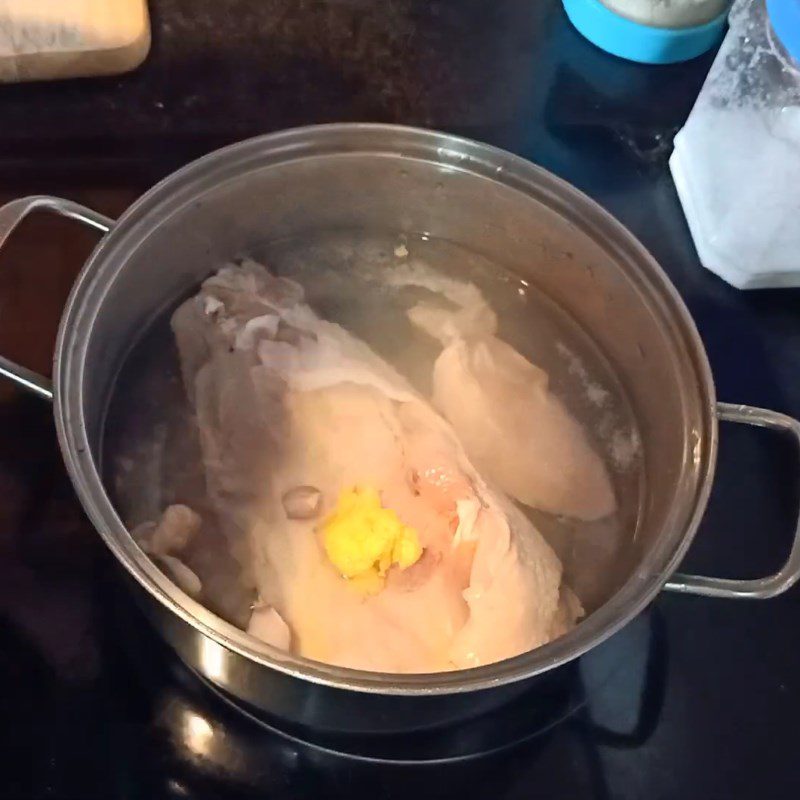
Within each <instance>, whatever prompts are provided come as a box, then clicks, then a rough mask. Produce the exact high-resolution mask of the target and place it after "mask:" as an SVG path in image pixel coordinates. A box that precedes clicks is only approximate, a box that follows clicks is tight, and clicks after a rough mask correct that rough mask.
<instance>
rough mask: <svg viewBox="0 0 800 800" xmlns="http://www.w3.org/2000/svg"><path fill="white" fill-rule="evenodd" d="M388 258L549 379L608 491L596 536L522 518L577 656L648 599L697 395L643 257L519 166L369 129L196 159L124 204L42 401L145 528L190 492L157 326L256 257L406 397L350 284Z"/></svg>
mask: <svg viewBox="0 0 800 800" xmlns="http://www.w3.org/2000/svg"><path fill="white" fill-rule="evenodd" d="M401 244H402V246H403V248H405V249H406V250H407V251H408V255H407V256H402V258H403V259H408V260H421V261H423V262H425V263H427V264H429V265H431V266H433V267H435V268H437V269H439V270H441V271H443V272H445V273H446V274H448V275H451V276H453V277H456V278H459V279H463V280H470V281H472V282H474V283H475V284H476V285H478V286H479V287H480V288H481V289H482V291H483V292H484V294H485V295H486V297H487V299H488V300H489V301H490V303H491V305H492V306H493V307H494V309H495V311H496V312H497V313H498V316H499V319H500V335H501V336H502V337H503V338H505V339H506V340H507V341H509V342H511V343H512V344H514V345H515V346H516V347H517V348H518V349H519V350H520V352H522V353H523V354H524V355H526V356H527V357H528V358H529V359H530V360H531V361H533V362H534V363H536V364H538V365H540V366H542V367H543V368H544V369H546V370H547V371H548V372H549V373H550V379H551V383H552V386H553V388H554V390H555V392H556V393H557V394H558V395H559V396H560V397H561V398H562V399H563V400H564V401H565V403H566V404H567V405H568V407H569V408H570V410H571V411H572V412H573V414H574V415H575V416H576V417H577V418H578V419H579V420H580V421H581V422H582V423H583V424H584V426H585V427H586V429H587V430H588V431H589V433H590V436H591V438H592V439H593V441H594V443H595V445H596V447H597V449H598V450H599V451H600V452H601V453H602V455H603V457H604V459H605V461H606V463H607V465H608V466H609V468H610V470H611V472H612V474H613V480H614V485H615V490H616V492H617V497H618V501H619V510H618V513H617V514H616V515H615V516H614V517H613V518H612V519H609V520H603V521H601V522H599V523H576V522H574V521H569V520H564V519H559V518H555V517H552V516H549V515H546V514H542V513H540V512H531V514H532V517H533V519H534V521H535V522H536V523H537V525H538V526H539V528H540V529H541V530H542V532H543V534H544V535H545V536H546V538H547V539H548V540H549V541H550V542H551V544H552V545H553V546H554V548H555V549H556V551H557V552H558V553H559V555H560V556H561V558H562V561H563V562H564V565H565V574H566V579H567V582H568V583H569V584H570V585H571V586H573V588H574V589H575V590H576V591H577V593H578V595H579V596H580V598H581V600H582V601H583V603H584V605H585V606H586V608H587V610H588V611H589V612H590V613H589V615H588V617H587V618H586V619H585V620H584V621H583V622H582V623H581V624H580V626H579V629H578V631H575V632H573V633H572V634H570V636H571V637H573V639H574V642H573V647H572V649H573V651H575V652H577V651H578V650H579V648H580V646H581V645H580V643H579V640H580V638H581V636H582V637H583V645H582V646H583V648H584V649H585V647H586V646H588V645H589V644H590V641H591V639H592V637H594V638H595V639H597V638H598V637H600V636H601V635H605V634H606V633H608V632H610V631H611V629H612V628H613V627H614V626H615V625H618V624H619V622H620V621H622V619H623V617H625V616H626V615H628V616H629V615H630V614H632V613H635V611H636V610H637V605H638V606H639V607H640V606H641V605H642V604H643V603H644V602H645V601H646V599H647V598H648V596H652V593H653V592H654V591H656V590H657V588H658V585H659V583H660V581H662V580H663V579H664V578H665V577H666V571H667V570H669V569H672V568H674V565H675V561H676V559H677V558H678V557H679V555H680V554H681V553H682V551H683V549H685V547H686V546H687V545H688V541H689V539H690V538H691V535H692V533H693V528H694V525H695V524H696V520H697V516H698V514H699V512H700V511H701V510H702V506H703V504H704V500H705V491H706V488H707V480H708V476H709V473H710V471H711V469H712V466H713V464H712V462H713V426H712V422H711V417H710V409H711V406H712V402H713V398H712V397H711V396H710V395H711V392H712V388H711V385H710V381H709V378H708V372H707V365H706V363H705V357H704V354H703V352H702V349H701V347H700V345H699V342H698V340H697V338H696V334H695V333H694V330H693V328H692V326H691V323H690V321H689V320H688V317H687V316H686V314H685V310H684V309H683V307H682V305H681V304H680V301H679V300H678V299H677V297H676V295H675V294H674V292H673V290H672V289H671V287H670V286H669V284H668V282H667V280H666V278H665V277H664V276H663V274H662V273H661V272H660V270H659V269H658V268H657V267H656V265H655V264H654V263H653V261H652V259H650V257H649V256H648V255H647V253H646V252H644V251H643V249H642V248H641V247H640V246H639V245H638V244H637V243H636V242H635V241H634V240H633V238H632V237H631V236H630V235H629V234H628V233H627V232H626V231H625V230H624V229H623V228H622V227H621V226H619V225H618V224H616V223H615V222H614V221H613V220H611V219H610V218H609V217H608V216H607V215H606V214H605V213H604V212H602V211H601V210H600V209H599V208H598V207H596V206H595V205H594V204H593V203H591V202H590V201H588V200H587V199H586V198H584V197H583V196H581V195H580V194H578V193H577V192H575V191H574V190H572V189H571V188H570V187H568V186H566V185H565V184H563V183H561V182H560V181H558V180H557V179H555V178H553V177H552V176H550V175H548V174H547V173H545V172H543V171H541V170H538V169H536V168H534V167H532V166H530V165H528V164H526V163H525V162H521V161H520V160H518V159H514V158H513V157H511V156H508V155H507V154H504V153H501V152H499V151H494V150H492V149H491V148H485V147H483V146H481V145H476V144H474V143H469V142H461V141H460V140H454V139H450V138H449V137H443V136H436V135H434V134H422V133H419V132H416V133H415V132H413V131H404V130H398V129H370V128H369V127H367V126H365V127H362V128H360V129H354V128H352V127H351V128H350V129H349V130H348V129H347V127H346V126H343V127H332V128H327V129H324V128H323V129H319V130H318V131H316V132H306V133H303V132H298V133H296V134H294V138H291V137H288V138H284V139H280V138H278V139H277V140H275V139H269V138H267V139H264V140H260V141H259V140H256V141H253V142H249V143H245V145H242V146H240V147H239V148H238V149H233V150H230V151H229V152H228V153H227V154H226V153H222V154H217V155H215V156H212V157H211V158H210V159H206V160H205V161H201V162H199V163H198V164H196V165H193V166H192V167H190V168H188V169H187V170H184V171H183V172H182V173H179V174H178V175H177V176H174V177H173V178H172V179H170V180H169V181H168V182H167V183H166V184H163V185H161V186H160V187H157V188H156V189H155V190H153V192H151V193H150V194H149V195H148V196H146V197H145V198H144V199H143V200H142V201H140V202H139V203H138V204H137V205H136V206H135V207H134V208H133V209H131V211H130V212H129V213H128V214H126V215H125V217H124V218H123V220H122V221H121V222H120V224H119V225H118V227H117V229H116V230H115V231H114V232H112V234H111V235H109V236H108V237H107V238H106V241H104V242H103V243H102V244H101V246H100V247H99V248H98V250H97V251H96V254H95V256H94V257H93V259H92V261H91V262H90V264H89V265H88V266H87V270H86V276H85V281H84V283H85V284H86V285H85V287H84V296H83V298H82V302H76V308H75V309H73V310H72V311H71V312H70V313H71V314H72V317H73V319H72V322H73V323H74V329H75V335H74V336H72V335H71V334H70V333H69V332H68V331H67V332H66V333H63V335H62V338H63V342H62V346H63V349H64V352H65V354H68V353H70V352H73V351H74V352H75V353H76V354H77V355H76V358H74V359H71V361H72V363H73V364H76V365H77V366H75V367H74V368H72V369H73V372H74V374H73V372H70V374H67V372H68V370H64V375H63V379H62V384H63V385H62V384H60V385H59V386H60V391H61V392H62V393H64V392H70V391H76V392H78V396H79V402H80V405H81V408H82V409H83V421H84V422H85V427H86V436H87V440H88V443H89V446H90V449H91V455H92V458H93V460H94V463H95V465H96V466H97V471H98V473H100V474H101V475H102V478H103V480H104V485H105V489H106V491H107V494H108V495H109V496H110V497H111V499H112V502H113V504H114V507H115V509H116V511H117V513H118V514H119V515H120V517H121V518H122V520H123V521H124V522H125V523H126V524H127V525H128V526H129V527H132V526H134V525H136V524H138V523H140V522H142V521H145V520H147V519H153V518H154V517H155V516H157V514H158V512H159V511H160V510H162V509H163V507H164V506H165V505H166V504H168V503H169V502H172V501H182V502H186V500H187V499H189V497H190V496H194V495H193V494H192V493H202V491H203V488H202V475H201V474H200V473H199V471H198V466H199V457H198V455H197V452H196V443H193V441H192V438H191V436H185V435H184V433H182V431H183V430H184V428H185V426H186V420H187V415H186V412H185V400H184V398H183V389H182V386H181V383H180V379H179V373H178V369H177V355H176V351H175V347H174V345H173V343H172V337H171V333H170V330H169V325H168V319H169V315H170V313H171V311H172V310H173V309H174V308H175V306H176V305H177V303H178V302H180V300H182V299H184V298H185V297H187V296H188V295H189V294H191V293H192V292H193V291H194V290H196V288H197V287H198V285H199V283H200V282H201V281H202V280H203V279H204V278H205V277H207V276H208V275H209V274H210V273H212V272H213V271H214V270H215V269H217V268H219V267H220V266H221V265H223V264H224V263H226V262H227V261H229V260H231V259H234V258H239V257H242V256H249V257H253V258H255V259H257V260H260V261H262V262H263V263H265V264H267V265H268V266H270V268H271V269H273V270H274V271H276V272H278V273H279V274H284V275H287V276H290V277H296V278H299V279H300V280H301V282H302V283H303V284H304V285H305V287H306V289H307V291H308V296H309V300H310V302H311V304H312V306H314V307H315V308H317V309H318V310H319V311H320V312H321V313H322V315H324V316H328V317H330V318H333V319H336V320H337V321H341V322H343V323H344V324H345V325H346V326H347V327H349V328H351V329H352V330H353V331H354V332H355V333H357V334H362V335H364V336H365V338H367V339H368V341H369V343H370V344H371V345H373V347H374V348H375V349H376V350H378V351H379V352H380V353H381V354H382V355H384V356H385V357H386V358H387V359H388V360H389V361H391V362H394V363H395V364H397V365H398V367H399V368H400V371H401V372H405V373H406V374H407V375H408V376H409V377H410V378H411V379H412V381H413V382H415V384H416V385H417V386H419V387H420V388H422V389H423V391H424V390H425V388H426V385H427V383H429V380H430V375H429V371H428V367H429V363H430V362H428V361H425V359H420V358H419V357H418V353H419V352H420V350H419V349H418V346H419V347H423V345H421V344H420V343H419V342H416V341H413V335H412V334H409V332H408V330H407V328H403V325H406V326H407V323H406V322H405V318H404V317H403V315H402V313H400V312H399V311H398V313H397V314H396V315H393V314H392V313H391V309H389V311H387V312H386V313H383V315H382V320H383V321H382V324H381V325H380V326H376V325H374V324H373V323H374V313H373V310H374V307H375V302H376V300H375V296H374V295H372V294H370V286H369V279H368V278H365V277H364V276H365V275H367V274H368V273H369V272H370V270H378V271H380V270H383V269H392V268H393V267H394V266H396V263H397V259H398V258H399V257H398V256H397V255H396V248H397V247H398V246H399V245H401ZM354 286H355V290H354ZM80 295H81V291H80V290H79V291H78V292H77V293H76V297H79V298H80ZM384 311H385V309H384ZM66 324H67V323H65V325H66ZM81 332H82V333H83V334H84V337H83V339H82V343H78V340H77V336H78V335H79V334H80V333H81ZM423 349H424V347H423ZM64 381H66V383H63V382H64ZM67 384H70V385H69V386H67ZM73 384H74V385H73ZM193 448H194V449H193ZM214 546H216V545H214ZM221 546H222V545H221V544H220V547H221ZM209 547H210V549H209V550H208V552H209V553H214V552H215V551H214V550H213V547H212V546H211V545H210V546H209ZM223 550H224V548H223ZM206 558H207V560H209V559H210V560H211V561H213V562H214V564H215V565H216V568H217V573H218V574H217V576H216V577H215V578H214V579H213V580H211V584H213V586H211V585H210V588H209V594H208V599H207V605H209V607H210V608H211V609H212V610H213V611H214V612H215V613H216V614H218V615H219V616H221V617H223V618H224V619H227V620H228V621H230V622H232V623H233V624H235V625H239V626H241V625H242V624H243V623H246V617H247V615H248V613H249V602H250V601H251V600H252V597H250V596H248V595H247V593H246V591H245V592H244V594H242V593H241V592H232V591H231V585H233V584H235V583H236V581H237V575H236V569H235V565H234V562H233V561H226V556H225V553H224V552H222V551H220V553H219V554H218V556H210V555H208V556H207V557H206ZM198 559H199V560H198V561H197V565H196V566H197V569H198V571H203V570H205V569H206V568H207V567H208V566H209V565H208V564H206V565H205V566H203V565H202V564H201V561H202V558H201V557H200V556H198ZM226 565H227V566H226ZM206 578H207V576H206V575H204V579H206ZM215 582H216V583H215ZM231 582H233V584H232V583H231ZM601 611H603V612H604V614H601V613H600V612H601Z"/></svg>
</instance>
